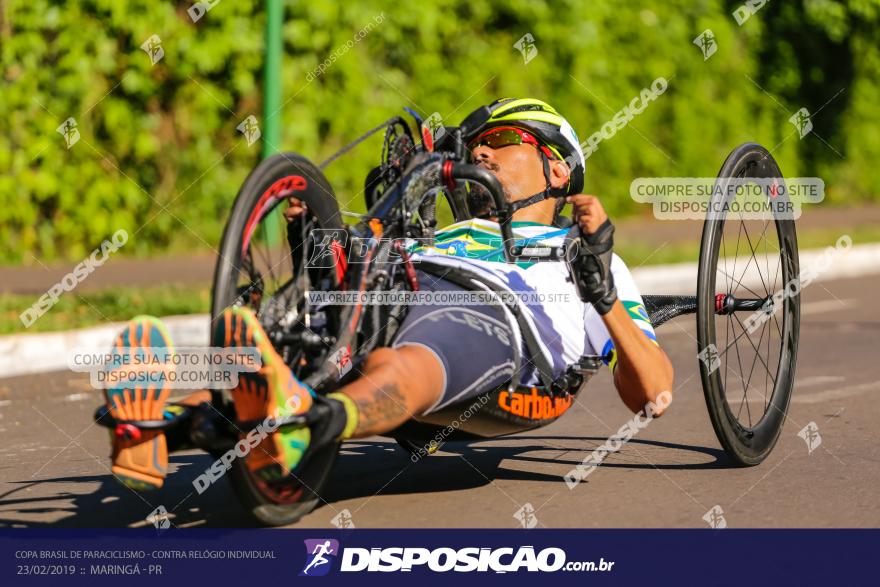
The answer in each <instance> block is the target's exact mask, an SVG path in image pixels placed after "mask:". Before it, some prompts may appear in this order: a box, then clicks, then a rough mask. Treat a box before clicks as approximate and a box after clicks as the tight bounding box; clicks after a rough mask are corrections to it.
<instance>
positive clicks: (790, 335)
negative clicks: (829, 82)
mask: <svg viewBox="0 0 880 587" xmlns="http://www.w3.org/2000/svg"><path fill="white" fill-rule="evenodd" d="M753 179H757V180H766V181H763V182H761V181H759V182H758V184H759V185H762V186H767V185H769V186H770V188H769V189H768V190H767V195H766V197H765V199H766V201H768V202H770V203H771V204H773V205H772V206H770V208H771V209H772V212H771V213H769V214H770V215H768V216H767V217H765V218H763V219H756V218H754V216H752V217H749V216H748V215H746V216H744V215H743V213H742V210H743V209H747V207H746V206H744V205H743V202H742V199H743V198H744V197H745V196H743V195H742V193H736V192H735V191H734V190H729V189H728V186H729V185H730V184H731V180H738V181H742V182H749V180H753ZM784 185H785V184H784V182H783V179H782V173H781V172H780V170H779V166H778V165H777V164H776V161H774V159H773V157H772V156H771V155H770V153H769V152H768V151H767V150H766V149H765V148H764V147H761V146H760V145H757V144H754V143H746V144H744V145H741V146H739V147H737V148H736V149H734V151H733V152H732V153H731V154H730V155H729V156H728V157H727V159H726V160H725V162H724V165H723V166H722V167H721V171H720V173H719V175H718V180H717V182H716V189H715V190H714V195H713V197H712V201H711V205H710V216H709V218H708V219H707V220H706V222H705V225H704V227H703V238H702V243H701V245H700V263H699V274H698V283H697V342H698V349H697V352H698V357H699V359H700V376H701V378H702V383H703V392H704V395H705V398H706V405H707V406H708V408H709V416H710V418H711V420H712V426H713V427H714V429H715V434H716V435H717V436H718V440H719V441H720V442H721V445H722V446H723V447H724V450H725V451H726V452H727V454H728V455H729V456H730V458H731V459H733V461H735V462H736V463H737V464H738V465H742V466H752V465H757V464H758V463H760V462H761V461H763V460H764V459H765V458H766V457H767V455H769V454H770V451H771V450H773V447H774V445H775V444H776V441H777V439H778V438H779V434H780V432H781V431H782V426H783V424H784V423H785V418H786V415H787V413H788V407H789V402H790V400H791V393H792V389H793V387H794V372H795V363H796V359H797V347H798V335H799V329H800V282H799V278H800V269H799V264H798V246H797V235H796V234H795V227H794V220H793V219H792V218H791V216H790V214H786V213H785V212H784V211H786V210H790V209H791V207H790V202H789V200H788V195H787V191H786V190H784V189H781V188H784ZM743 191H749V190H743ZM762 197H763V196H762ZM752 209H754V207H752ZM737 211H738V212H737ZM745 299H749V300H755V301H758V300H760V301H761V302H763V304H762V305H761V307H760V308H755V305H752V306H751V307H750V308H749V309H748V310H747V311H739V312H738V311H736V308H735V307H734V301H733V300H745Z"/></svg>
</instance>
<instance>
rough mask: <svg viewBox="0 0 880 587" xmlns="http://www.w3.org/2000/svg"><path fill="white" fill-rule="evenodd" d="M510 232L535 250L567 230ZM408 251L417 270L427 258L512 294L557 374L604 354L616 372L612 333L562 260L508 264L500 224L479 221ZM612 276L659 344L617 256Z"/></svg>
mask: <svg viewBox="0 0 880 587" xmlns="http://www.w3.org/2000/svg"><path fill="white" fill-rule="evenodd" d="M512 228H513V233H514V237H515V238H516V239H517V242H518V243H520V244H534V245H535V246H553V247H560V246H561V245H562V244H563V240H564V238H565V234H566V233H567V232H568V229H565V228H557V227H555V226H550V225H547V224H539V223H536V222H514V223H513V224H512ZM407 248H408V250H409V252H410V253H411V254H412V259H413V262H414V263H416V266H418V265H417V263H418V261H419V259H420V258H422V257H425V258H430V260H431V261H433V262H435V263H439V264H444V265H449V266H452V267H464V268H467V269H471V270H473V271H475V272H476V273H478V274H480V275H481V276H482V277H484V278H485V279H486V280H487V281H490V282H492V283H495V284H496V285H501V286H502V287H504V288H505V289H506V290H507V291H509V292H511V293H512V294H514V296H515V298H516V299H519V300H520V301H519V302H518V303H520V305H521V306H522V307H523V308H524V310H525V311H524V312H523V315H524V316H525V318H526V320H527V321H528V323H529V324H531V326H532V327H533V328H532V331H533V332H535V333H536V335H537V338H538V341H539V343H540V346H541V351H542V353H543V354H544V356H545V357H546V359H547V362H548V364H550V365H552V367H553V375H554V376H558V375H560V374H561V373H562V372H563V370H564V369H565V367H566V366H567V365H570V364H572V363H574V362H576V361H577V360H578V359H579V358H580V357H581V356H583V355H603V356H606V357H607V359H606V363H607V364H610V365H611V367H612V368H614V366H615V364H616V358H615V354H614V345H613V344H612V342H611V336H610V335H609V333H608V329H607V328H606V327H605V324H604V322H603V321H602V319H601V317H600V316H599V314H598V313H597V312H596V310H595V309H594V308H593V306H592V305H591V304H586V303H584V302H582V301H581V299H580V297H578V294H577V290H576V289H575V286H574V284H573V283H572V282H571V281H569V275H568V267H567V266H566V264H565V262H564V261H541V262H533V263H528V262H517V263H507V262H506V261H505V259H504V249H503V247H502V237H501V230H500V227H499V226H498V223H496V222H492V221H489V220H481V219H477V218H475V219H471V220H466V221H463V222H457V223H455V224H452V225H450V226H448V227H446V228H444V229H442V230H439V231H437V234H436V237H435V240H434V243H433V245H431V246H426V245H425V244H423V243H418V242H416V241H411V242H410V243H408V247H407ZM611 273H612V274H613V276H614V285H615V286H616V288H617V297H618V298H619V299H620V301H621V302H622V303H623V306H624V308H626V310H627V312H628V313H629V315H630V317H631V318H632V319H633V321H634V322H635V323H636V324H637V325H638V327H639V328H640V329H641V330H642V331H643V332H644V333H645V335H646V336H647V337H648V338H650V339H651V340H653V341H654V342H655V344H656V342H657V336H656V335H655V333H654V328H653V326H652V325H651V322H650V319H649V317H648V313H647V311H646V310H645V306H644V304H643V302H642V297H641V295H640V294H639V290H638V288H637V287H636V284H635V282H634V281H633V278H632V274H631V273H630V272H629V269H627V267H626V264H624V262H623V260H621V259H620V257H618V256H617V255H614V256H613V257H612V260H611ZM531 379H532V381H523V383H527V384H532V383H537V380H536V373H535V372H534V371H532V375H531Z"/></svg>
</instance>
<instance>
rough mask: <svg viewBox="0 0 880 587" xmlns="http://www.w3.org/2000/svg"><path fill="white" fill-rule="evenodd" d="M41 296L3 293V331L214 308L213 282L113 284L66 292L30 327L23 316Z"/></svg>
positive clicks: (67, 326)
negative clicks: (142, 285) (89, 289)
mask: <svg viewBox="0 0 880 587" xmlns="http://www.w3.org/2000/svg"><path fill="white" fill-rule="evenodd" d="M39 297H40V296H39V295H22V294H0V334H12V333H15V332H47V331H56V330H70V329H72V328H83V327H85V326H94V325H96V324H102V323H104V322H116V321H124V320H128V319H129V318H131V317H132V316H136V315H138V314H151V315H154V316H170V315H173V314H197V313H203V312H209V311H210V309H211V291H210V286H209V285H207V284H206V285H204V286H183V285H164V286H156V287H149V288H134V287H113V288H110V289H105V290H101V291H87V292H83V293H79V292H77V291H76V290H74V291H71V292H67V293H63V294H62V295H61V296H60V297H59V298H58V302H57V303H56V304H55V305H54V306H52V308H51V309H50V310H49V311H48V312H46V313H45V314H43V315H42V316H41V317H40V318H38V319H37V320H36V321H35V322H34V323H33V324H32V325H31V326H30V328H24V325H23V324H22V322H21V320H20V319H19V315H20V314H21V313H22V312H23V311H24V310H25V309H26V308H28V307H30V306H31V305H32V304H34V303H35V302H36V301H37V300H38V299H39Z"/></svg>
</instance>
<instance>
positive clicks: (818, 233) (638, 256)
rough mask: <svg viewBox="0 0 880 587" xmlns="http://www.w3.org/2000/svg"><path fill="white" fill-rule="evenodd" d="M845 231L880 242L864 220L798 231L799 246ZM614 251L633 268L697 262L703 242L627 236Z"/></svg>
mask: <svg viewBox="0 0 880 587" xmlns="http://www.w3.org/2000/svg"><path fill="white" fill-rule="evenodd" d="M843 234H848V235H849V236H850V238H852V240H853V244H854V245H859V244H863V243H876V242H880V226H877V225H873V224H863V225H858V226H855V227H852V228H849V229H847V230H846V231H844V232H842V231H841V229H840V228H829V229H811V230H805V231H804V230H802V231H798V249H799V250H801V251H806V250H808V249H824V248H825V247H829V246H834V243H835V242H837V239H838V238H839V237H841V236H842V235H843ZM772 238H775V236H773V237H772ZM614 251H615V252H616V253H617V254H618V255H620V257H621V258H622V259H623V260H624V261H626V263H627V265H629V268H630V269H634V268H636V267H639V266H643V265H645V266H647V265H661V264H665V263H684V262H688V261H693V262H697V261H698V260H699V258H700V243H699V242H698V241H680V242H671V243H668V244H665V245H658V244H657V243H656V242H648V241H640V240H639V239H637V238H628V239H627V240H626V241H624V242H620V243H615V245H614Z"/></svg>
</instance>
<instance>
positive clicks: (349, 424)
mask: <svg viewBox="0 0 880 587" xmlns="http://www.w3.org/2000/svg"><path fill="white" fill-rule="evenodd" d="M327 398H328V399H332V400H336V401H338V402H339V403H341V404H342V407H343V408H344V409H345V426H344V427H343V428H342V430H341V431H340V432H339V435H338V436H337V438H338V439H339V440H348V439H349V438H351V435H352V434H354V431H355V429H356V428H357V424H358V407H357V404H356V403H354V400H353V399H351V398H350V397H348V396H347V395H345V394H344V393H339V392H338V391H337V392H334V393H328V394H327Z"/></svg>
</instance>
